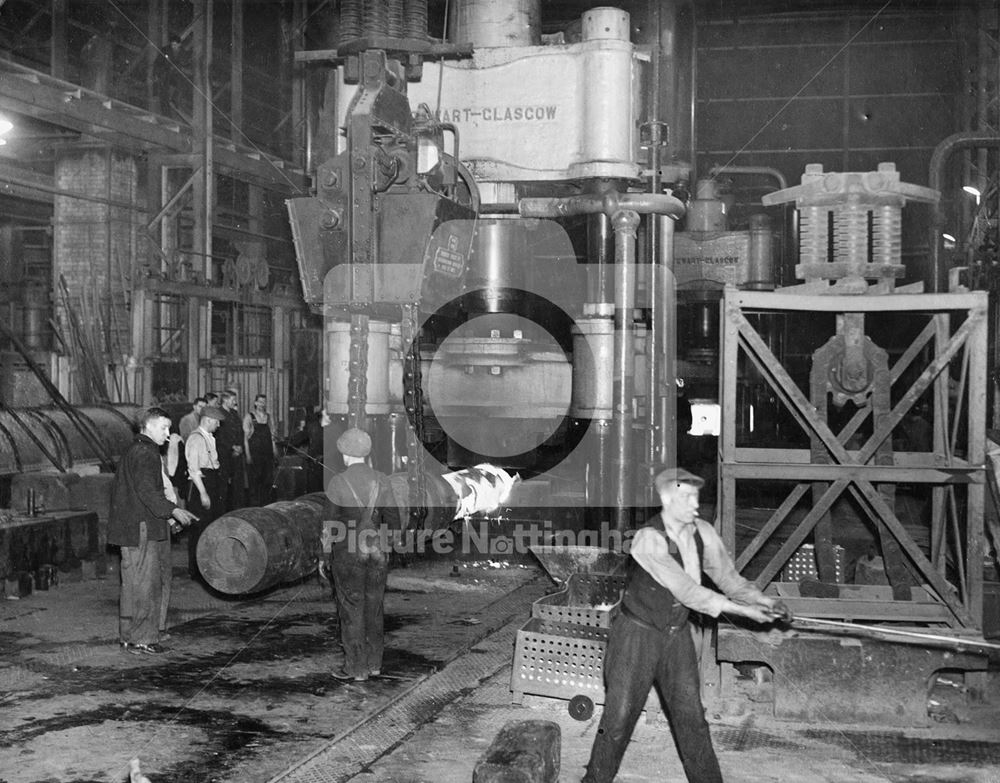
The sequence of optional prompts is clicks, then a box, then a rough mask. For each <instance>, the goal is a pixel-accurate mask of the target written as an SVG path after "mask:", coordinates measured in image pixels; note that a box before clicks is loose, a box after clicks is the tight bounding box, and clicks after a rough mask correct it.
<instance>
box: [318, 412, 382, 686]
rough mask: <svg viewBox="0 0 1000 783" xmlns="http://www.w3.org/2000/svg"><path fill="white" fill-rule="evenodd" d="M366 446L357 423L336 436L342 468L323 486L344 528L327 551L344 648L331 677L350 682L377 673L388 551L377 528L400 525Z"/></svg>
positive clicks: (365, 437) (366, 438)
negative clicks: (342, 462) (343, 466)
mask: <svg viewBox="0 0 1000 783" xmlns="http://www.w3.org/2000/svg"><path fill="white" fill-rule="evenodd" d="M371 450H372V439H371V437H370V436H369V435H368V433H367V432H365V431H364V430H360V429H358V428H357V427H351V428H350V429H348V430H347V431H345V432H344V433H343V434H342V435H341V436H340V437H339V438H337V451H339V452H340V453H341V455H343V458H344V464H345V465H346V466H347V467H346V469H345V470H344V471H343V472H342V473H338V474H337V475H336V476H334V477H333V478H332V479H331V480H330V483H329V485H328V486H327V490H326V494H327V497H329V498H330V500H331V501H332V502H333V504H334V505H335V506H336V509H335V511H336V512H338V516H336V517H335V519H337V520H339V521H340V522H342V523H343V525H344V533H345V535H343V536H340V537H338V538H337V539H335V540H334V541H333V542H332V545H331V547H332V548H331V556H330V575H331V577H332V579H333V588H334V595H335V597H336V600H337V615H338V618H339V621H340V642H341V645H342V646H343V648H344V665H343V667H342V668H340V669H337V670H336V671H334V672H333V676H334V677H336V678H337V679H341V680H354V681H355V682H363V681H365V680H367V679H368V678H369V677H371V676H377V675H379V674H381V673H382V646H383V615H382V602H383V599H384V597H385V583H386V578H387V577H388V574H389V553H388V552H387V551H384V546H383V544H384V542H385V537H384V536H383V535H380V531H382V530H389V529H392V530H395V529H397V528H398V527H399V511H398V509H397V507H396V504H395V501H394V499H393V495H392V489H391V487H390V485H389V477H388V476H386V475H385V474H384V473H380V472H379V471H377V470H375V469H373V468H372V467H370V466H369V465H368V464H367V463H366V461H365V460H366V458H367V457H368V455H369V454H370V453H371Z"/></svg>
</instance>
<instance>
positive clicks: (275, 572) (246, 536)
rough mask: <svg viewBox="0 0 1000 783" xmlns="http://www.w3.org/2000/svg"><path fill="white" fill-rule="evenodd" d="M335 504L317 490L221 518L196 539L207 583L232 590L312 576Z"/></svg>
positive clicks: (260, 587) (246, 590) (261, 587)
mask: <svg viewBox="0 0 1000 783" xmlns="http://www.w3.org/2000/svg"><path fill="white" fill-rule="evenodd" d="M332 508H333V507H332V504H331V503H330V501H329V499H328V498H327V497H326V495H324V494H323V493H322V492H315V493H313V494H311V495H304V496H303V497H301V498H298V499H297V500H285V501H280V502H278V503H272V504H271V505H269V506H264V507H263V508H241V509H238V510H236V511H233V512H231V513H229V514H226V515H225V516H222V517H219V518H218V519H217V520H215V521H214V522H212V524H210V525H209V526H208V528H206V530H205V532H204V533H202V535H201V538H200V539H199V541H198V568H199V570H200V571H201V574H202V576H203V577H204V578H205V581H206V582H208V584H209V585H211V586H212V587H214V588H215V589H216V590H218V591H219V592H221V593H227V594H229V595H243V594H247V593H256V592H260V591H261V590H266V589H267V588H269V587H273V586H274V585H277V584H281V583H283V582H291V581H294V580H296V579H301V578H302V577H304V576H308V575H309V574H310V573H312V572H313V571H315V570H316V566H317V565H318V563H319V559H320V557H321V555H322V547H321V543H320V536H321V532H322V527H323V523H324V522H325V521H327V520H329V519H330V514H331V511H332Z"/></svg>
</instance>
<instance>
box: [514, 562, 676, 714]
mask: <svg viewBox="0 0 1000 783" xmlns="http://www.w3.org/2000/svg"><path fill="white" fill-rule="evenodd" d="M532 551H533V552H534V553H535V555H536V556H537V557H538V559H539V560H540V561H541V563H542V565H543V567H544V568H545V569H546V570H547V571H548V572H549V575H550V576H551V577H552V578H553V579H554V580H555V581H557V582H560V583H564V584H565V587H564V588H563V589H562V590H560V591H559V592H556V593H553V594H552V595H547V596H544V597H543V598H539V599H538V600H537V601H535V602H534V603H533V604H532V606H531V619H530V620H528V622H527V623H526V624H525V625H524V626H523V627H522V628H521V629H520V630H519V631H518V632H517V641H516V643H515V646H514V663H513V666H512V669H511V678H510V689H511V692H512V693H513V702H514V703H515V704H520V703H521V702H522V701H523V699H524V695H525V694H531V695H536V696H549V697H553V698H557V699H568V700H569V713H570V715H572V716H573V717H574V718H576V719H577V720H587V719H589V718H590V716H591V715H593V713H594V705H595V704H604V650H605V648H606V647H607V642H608V629H609V628H610V626H611V621H612V620H613V619H614V617H615V615H616V614H617V611H618V601H619V600H620V599H621V594H622V590H623V589H624V588H625V575H624V574H623V573H622V572H623V571H624V569H625V565H626V563H627V558H626V557H625V556H624V555H620V554H617V553H613V552H608V551H607V550H604V549H599V548H597V547H540V546H539V547H532ZM595 568H601V569H607V572H601V571H596V570H592V569H595ZM659 709H660V703H659V700H658V698H657V696H656V693H655V691H651V692H650V696H649V699H648V700H647V702H646V710H647V713H646V714H647V719H648V718H649V717H650V716H651V715H652V714H653V713H654V712H657V711H659Z"/></svg>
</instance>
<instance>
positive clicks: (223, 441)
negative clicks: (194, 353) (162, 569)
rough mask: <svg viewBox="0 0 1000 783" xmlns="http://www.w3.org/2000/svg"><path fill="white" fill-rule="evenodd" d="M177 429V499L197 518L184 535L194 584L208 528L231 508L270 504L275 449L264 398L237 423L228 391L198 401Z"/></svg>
mask: <svg viewBox="0 0 1000 783" xmlns="http://www.w3.org/2000/svg"><path fill="white" fill-rule="evenodd" d="M178 430H179V431H180V437H181V438H182V439H183V441H184V456H185V461H186V463H187V482H186V483H182V494H181V496H182V498H183V499H184V502H185V504H186V506H187V508H189V509H190V510H192V511H194V512H195V514H197V516H198V521H197V522H195V523H193V524H192V526H191V529H190V531H189V533H188V572H189V574H190V576H191V578H192V579H200V578H201V577H200V572H199V571H198V560H197V550H198V539H199V538H200V537H201V534H202V532H203V531H204V530H205V528H206V527H207V526H208V524H209V523H210V522H211V521H212V520H213V519H216V518H217V517H219V516H220V515H221V514H224V513H226V512H227V511H232V510H233V509H234V508H242V507H243V506H247V505H250V506H263V505H267V504H268V503H269V502H271V500H272V485H273V484H274V466H275V461H276V445H275V440H274V433H273V432H272V430H271V417H270V414H269V413H268V411H267V396H266V395H264V394H258V395H257V396H256V397H255V398H254V402H253V407H252V409H251V410H250V412H248V413H247V414H246V415H245V416H243V417H242V418H241V417H240V414H239V410H238V407H237V397H236V392H234V391H232V390H231V389H227V390H226V391H224V392H222V394H221V395H215V394H206V395H205V396H204V397H198V398H197V399H196V400H195V401H194V403H193V404H192V407H191V411H190V412H189V413H187V414H185V415H184V416H183V417H182V418H181V420H180V423H179V424H178Z"/></svg>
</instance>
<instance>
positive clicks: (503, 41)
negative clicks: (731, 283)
mask: <svg viewBox="0 0 1000 783" xmlns="http://www.w3.org/2000/svg"><path fill="white" fill-rule="evenodd" d="M518 5H519V7H520V6H524V7H525V9H527V10H526V11H525V12H524V13H520V12H519V13H512V14H510V15H507V16H505V17H504V18H503V19H500V18H494V16H491V13H492V12H491V10H490V4H475V3H469V4H462V5H461V6H460V9H459V13H458V14H457V18H458V25H459V26H458V29H456V30H455V31H454V34H453V36H452V40H456V41H461V42H465V41H469V42H470V43H471V47H472V51H471V56H470V55H469V52H470V46H469V44H465V43H462V44H456V45H440V46H438V47H436V48H434V50H433V51H431V47H429V45H428V43H427V41H426V40H423V41H421V40H417V39H406V40H400V39H397V38H385V37H380V36H378V35H374V34H372V33H371V31H368V32H366V31H364V30H362V31H361V32H362V35H360V36H359V37H357V38H356V39H353V40H349V41H342V43H341V46H340V47H339V48H338V49H337V50H336V51H335V52H326V53H325V55H324V53H305V54H309V57H308V58H305V57H304V58H302V59H311V60H319V59H323V57H324V56H325V57H326V59H328V60H329V59H332V60H333V61H334V62H335V63H336V68H335V74H336V78H335V79H333V80H332V82H333V83H332V85H331V88H330V89H329V90H328V95H329V96H330V99H329V100H328V102H327V106H326V108H325V110H324V113H323V115H322V116H321V118H320V126H319V132H318V133H317V147H318V156H319V158H320V159H321V162H320V163H319V165H318V166H317V169H316V195H315V196H314V197H310V198H300V199H292V200H290V201H289V212H290V215H291V220H292V225H293V230H294V236H295V241H296V246H297V251H298V258H299V265H300V270H301V275H302V279H303V285H304V290H305V296H306V299H307V301H308V302H309V303H310V304H312V305H313V306H314V307H316V308H317V309H321V310H322V312H323V315H324V319H325V338H326V340H325V353H324V367H325V373H326V377H325V379H324V382H325V406H326V409H327V411H328V412H329V413H331V414H334V415H335V416H339V417H341V419H342V426H361V427H363V428H365V429H368V430H369V431H370V432H371V434H372V435H373V440H374V443H375V446H374V452H373V454H374V459H375V463H376V465H378V466H380V467H383V469H388V470H390V471H392V470H400V469H405V470H406V471H407V472H408V474H409V476H410V481H411V491H412V492H411V494H412V499H413V503H412V504H411V515H412V517H413V518H412V519H411V523H412V524H414V525H417V526H419V525H420V519H419V517H420V515H421V513H422V512H421V509H420V504H419V498H420V497H422V495H423V493H422V485H423V484H424V482H425V481H426V477H427V476H428V475H435V474H438V473H440V472H442V471H444V470H446V468H445V467H444V466H445V465H451V466H461V465H474V464H477V463H482V462H486V463H491V464H495V465H499V466H501V467H505V468H508V469H511V470H515V469H516V470H518V471H520V472H521V473H522V474H523V475H524V476H525V477H526V481H525V482H524V483H523V484H522V485H521V486H520V488H519V491H518V500H519V502H520V503H521V504H524V505H530V506H557V507H558V506H562V507H564V508H565V509H566V510H567V513H572V512H571V511H570V510H573V509H579V508H581V507H584V506H588V505H589V506H592V507H595V508H598V509H610V510H611V511H610V516H611V517H612V521H613V525H614V526H615V527H617V528H618V529H619V530H624V529H626V528H628V527H631V518H632V513H633V510H634V508H636V507H638V506H641V505H644V500H645V496H644V495H643V494H642V493H643V492H644V491H645V490H646V484H648V483H649V482H644V481H642V478H643V477H644V476H648V475H650V474H651V473H652V472H653V471H654V470H655V466H656V465H659V464H662V463H664V462H667V461H672V459H673V456H672V448H673V435H672V431H671V427H672V426H673V416H672V407H671V406H672V395H673V393H674V392H673V389H674V385H673V380H672V378H670V379H669V382H667V379H668V376H669V370H668V366H669V362H668V361H667V358H668V353H667V352H668V351H669V350H671V347H670V346H669V345H668V340H667V337H668V336H669V335H668V332H667V327H666V322H667V318H666V315H665V314H666V313H667V309H666V308H667V303H666V300H667V299H668V297H670V296H671V286H670V285H669V284H668V282H667V281H666V276H665V274H664V272H665V270H666V269H667V264H666V261H668V260H669V251H670V247H671V246H672V243H671V242H670V241H669V235H670V232H671V231H672V222H673V219H676V218H677V217H679V216H681V215H682V214H683V212H684V206H683V204H682V203H681V202H680V201H679V200H678V199H676V198H674V197H673V196H671V195H669V194H667V193H665V192H663V190H664V189H663V187H662V183H663V181H664V179H665V176H664V173H663V172H664V169H663V168H662V167H661V165H660V162H659V156H660V155H661V154H662V149H661V148H662V147H663V146H664V143H665V142H664V138H663V135H664V133H663V123H661V122H659V121H658V120H657V118H656V117H655V116H652V115H647V117H648V121H647V122H644V120H646V119H647V117H644V116H642V115H641V112H642V107H643V105H644V102H645V100H646V94H645V93H646V91H648V90H649V89H651V88H650V87H649V86H648V84H647V83H648V82H649V80H650V79H651V70H650V56H649V52H648V51H641V50H639V49H638V48H637V47H636V46H635V45H633V44H632V43H631V41H630V30H629V15H628V14H627V13H625V12H624V11H621V10H619V9H614V8H601V9H595V10H593V11H589V12H587V13H586V14H584V16H583V18H582V21H581V28H580V29H581V32H580V33H579V40H578V41H577V42H574V43H565V44H550V45H544V46H543V45H540V30H539V26H538V4H537V3H534V4H532V3H521V4H518ZM532 8H533V12H532ZM429 56H433V57H434V58H436V61H434V62H431V61H426V62H425V61H424V60H425V59H426V58H427V57H429ZM445 58H449V59H445ZM640 127H643V128H644V129H645V139H641V138H640ZM339 128H342V129H343V131H344V133H343V135H341V134H339V133H338V132H337V129H339ZM643 141H645V147H644V145H643ZM646 150H649V151H650V152H649V154H648V155H647V151H646ZM671 171H672V172H673V174H668V175H667V176H666V179H671V178H676V177H674V174H676V170H674V169H671ZM640 223H642V224H643V225H642V230H643V231H644V232H645V235H646V236H647V237H652V236H653V235H655V237H656V240H655V241H653V240H647V241H649V242H650V244H651V246H652V247H653V248H654V250H655V253H653V254H650V253H648V252H647V253H646V257H645V258H644V259H642V260H643V261H644V263H643V264H639V263H638V262H639V260H640V259H639V258H638V244H639V243H638V237H637V233H638V231H639V230H640ZM660 237H663V241H660V239H659V238H660ZM587 248H589V250H588V249H587ZM650 262H652V263H650ZM640 267H645V268H643V269H641V271H640ZM640 278H641V280H640ZM640 283H641V288H640ZM671 369H672V368H671ZM637 418H638V420H637ZM336 432H337V428H336V427H331V428H328V435H330V436H331V437H329V438H328V439H327V448H326V458H327V462H328V464H332V462H333V460H334V459H335V458H336V454H335V452H334V450H333V441H334V440H335V436H336ZM668 435H669V437H668ZM404 437H405V442H406V445H405V449H404V448H402V447H401V446H400V441H401V440H402V439H403V438H404ZM404 457H405V458H404ZM553 470H554V471H555V472H556V473H558V474H559V478H558V480H554V479H553V478H552V471H553ZM598 516H600V515H599V514H598ZM598 521H600V520H598ZM591 522H592V523H593V522H594V518H593V516H592V517H591Z"/></svg>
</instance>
